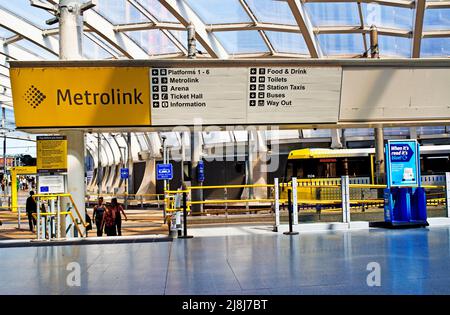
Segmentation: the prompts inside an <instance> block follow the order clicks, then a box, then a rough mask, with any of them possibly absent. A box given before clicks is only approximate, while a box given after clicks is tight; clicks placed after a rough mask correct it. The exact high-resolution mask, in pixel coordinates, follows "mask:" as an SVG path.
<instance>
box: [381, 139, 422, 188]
mask: <svg viewBox="0 0 450 315" xmlns="http://www.w3.org/2000/svg"><path fill="white" fill-rule="evenodd" d="M386 162H387V163H386V168H387V179H388V185H389V187H416V186H420V164H419V163H420V153H419V145H418V143H417V141H416V140H390V141H388V144H387V150H386Z"/></svg>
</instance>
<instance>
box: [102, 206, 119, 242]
mask: <svg viewBox="0 0 450 315" xmlns="http://www.w3.org/2000/svg"><path fill="white" fill-rule="evenodd" d="M102 226H104V227H105V233H106V236H116V235H117V233H116V212H115V211H114V209H113V208H112V207H111V205H110V204H109V205H107V206H106V207H105V212H104V213H103V220H102Z"/></svg>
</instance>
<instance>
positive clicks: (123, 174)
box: [120, 168, 130, 179]
mask: <svg viewBox="0 0 450 315" xmlns="http://www.w3.org/2000/svg"><path fill="white" fill-rule="evenodd" d="M129 176H130V172H129V170H128V168H121V169H120V178H121V179H128V177H129Z"/></svg>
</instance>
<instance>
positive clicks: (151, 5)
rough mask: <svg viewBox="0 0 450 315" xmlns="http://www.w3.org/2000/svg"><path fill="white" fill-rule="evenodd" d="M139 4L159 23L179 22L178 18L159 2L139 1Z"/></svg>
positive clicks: (150, 0) (156, 0)
mask: <svg viewBox="0 0 450 315" xmlns="http://www.w3.org/2000/svg"><path fill="white" fill-rule="evenodd" d="M138 2H139V3H140V4H141V5H142V6H143V7H144V8H145V9H146V10H147V11H149V12H150V14H151V15H153V16H154V17H156V18H157V19H158V20H159V21H163V22H178V20H177V18H176V17H174V16H173V15H172V13H170V12H169V11H168V10H167V9H166V8H165V7H164V6H163V5H161V3H159V1H158V0H138Z"/></svg>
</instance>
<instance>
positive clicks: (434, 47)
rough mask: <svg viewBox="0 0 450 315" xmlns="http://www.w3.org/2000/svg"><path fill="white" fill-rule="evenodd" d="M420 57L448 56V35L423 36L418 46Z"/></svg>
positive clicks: (449, 52) (449, 45) (449, 38)
mask: <svg viewBox="0 0 450 315" xmlns="http://www.w3.org/2000/svg"><path fill="white" fill-rule="evenodd" d="M420 56H421V57H448V56H450V37H445V38H423V39H422V44H421V46H420Z"/></svg>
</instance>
